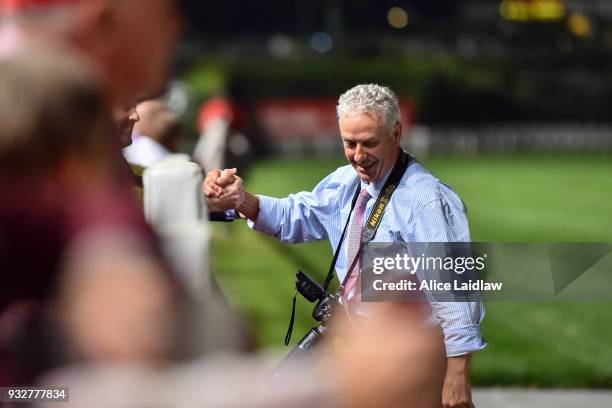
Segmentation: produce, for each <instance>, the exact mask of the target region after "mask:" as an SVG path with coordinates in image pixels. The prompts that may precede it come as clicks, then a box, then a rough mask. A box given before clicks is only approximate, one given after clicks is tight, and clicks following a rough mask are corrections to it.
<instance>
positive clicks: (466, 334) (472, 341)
mask: <svg viewBox="0 0 612 408" xmlns="http://www.w3.org/2000/svg"><path fill="white" fill-rule="evenodd" d="M444 344H445V346H446V356H447V357H456V356H461V355H464V354H469V353H473V352H475V351H479V350H482V349H484V348H485V347H487V343H486V342H485V340H484V338H483V337H482V335H481V333H480V325H477V324H475V325H472V326H466V327H460V328H456V329H451V330H448V329H447V330H444Z"/></svg>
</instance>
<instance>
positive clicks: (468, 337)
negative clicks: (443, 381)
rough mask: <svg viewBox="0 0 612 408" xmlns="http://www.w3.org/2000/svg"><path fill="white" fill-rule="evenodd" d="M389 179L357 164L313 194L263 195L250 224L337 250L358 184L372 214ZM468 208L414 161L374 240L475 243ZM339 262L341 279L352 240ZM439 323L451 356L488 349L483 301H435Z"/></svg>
mask: <svg viewBox="0 0 612 408" xmlns="http://www.w3.org/2000/svg"><path fill="white" fill-rule="evenodd" d="M385 180H386V176H385V177H382V178H381V180H379V181H377V182H376V183H365V182H363V181H361V180H360V179H359V178H358V176H357V173H356V172H355V170H354V169H353V168H352V167H351V166H344V167H340V168H339V169H337V170H336V171H334V172H333V173H332V174H330V175H329V176H327V177H326V178H325V179H323V180H322V181H321V182H320V183H319V184H318V185H317V186H316V187H315V189H314V190H313V191H312V192H301V193H297V194H291V195H289V197H287V198H282V199H278V198H273V197H266V196H259V206H260V208H259V216H258V217H257V221H256V222H255V223H253V222H249V226H250V227H252V228H254V229H255V230H257V231H261V232H264V233H266V234H270V235H274V236H275V237H277V238H278V239H279V240H281V241H283V242H288V243H298V242H311V241H317V240H322V239H329V240H330V242H331V245H332V250H335V248H336V246H337V245H338V242H339V241H340V236H341V235H342V229H343V228H344V224H345V223H346V220H347V217H348V215H349V212H350V209H351V202H352V199H353V194H354V193H355V189H356V187H357V183H361V188H366V189H367V190H368V192H369V193H370V196H371V197H373V199H370V200H369V201H368V203H367V206H366V212H365V214H366V216H367V214H369V213H370V211H371V210H372V207H373V206H374V203H375V201H376V199H375V198H376V197H378V195H379V193H380V191H381V189H382V187H383V185H384V182H385ZM465 213H466V209H465V206H464V204H463V202H462V201H461V199H460V198H459V196H458V195H457V194H456V193H455V192H454V191H453V190H452V189H451V188H450V187H448V186H447V185H445V184H444V183H442V182H441V181H440V180H439V179H438V178H436V177H435V176H434V175H433V174H431V173H430V172H429V171H428V170H427V169H425V167H423V165H421V164H420V163H419V162H417V161H416V160H414V159H412V160H411V161H410V163H409V165H408V168H407V169H406V172H405V173H404V176H403V177H402V179H401V181H400V183H399V186H398V188H397V189H396V190H395V192H394V193H393V196H392V198H391V202H390V203H389V205H388V206H387V209H386V210H385V213H384V215H383V218H382V220H381V222H380V226H379V227H378V230H377V232H376V236H375V237H374V239H373V242H469V241H470V232H469V227H468V223H467V218H466V214H465ZM342 247H343V248H342V249H341V254H340V256H339V257H338V262H337V264H336V273H337V275H338V280H339V281H340V282H342V281H343V279H344V277H345V275H346V270H347V259H346V239H345V240H344V242H343V243H342ZM431 306H432V310H433V314H434V316H433V318H434V320H435V321H436V322H437V323H438V324H440V326H441V327H442V330H443V332H444V337H445V344H446V354H447V356H448V357H451V356H458V355H462V354H467V353H470V352H473V351H477V350H481V349H483V348H485V346H486V343H485V341H484V339H483V338H482V335H481V331H480V322H481V321H482V318H483V317H484V305H483V304H482V302H453V303H451V302H432V304H431Z"/></svg>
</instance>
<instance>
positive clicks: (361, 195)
mask: <svg viewBox="0 0 612 408" xmlns="http://www.w3.org/2000/svg"><path fill="white" fill-rule="evenodd" d="M369 198H370V193H368V189H366V188H364V189H363V190H361V192H360V193H359V197H358V198H357V201H359V202H363V201H368V199H369Z"/></svg>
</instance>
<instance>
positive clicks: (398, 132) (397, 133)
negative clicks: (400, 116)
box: [393, 122, 402, 144]
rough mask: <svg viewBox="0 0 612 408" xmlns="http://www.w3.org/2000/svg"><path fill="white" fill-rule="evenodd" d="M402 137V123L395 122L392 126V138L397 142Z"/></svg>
mask: <svg viewBox="0 0 612 408" xmlns="http://www.w3.org/2000/svg"><path fill="white" fill-rule="evenodd" d="M401 138H402V123H401V122H397V123H396V124H395V127H394V128H393V140H394V141H395V143H397V144H399V142H400V139H401Z"/></svg>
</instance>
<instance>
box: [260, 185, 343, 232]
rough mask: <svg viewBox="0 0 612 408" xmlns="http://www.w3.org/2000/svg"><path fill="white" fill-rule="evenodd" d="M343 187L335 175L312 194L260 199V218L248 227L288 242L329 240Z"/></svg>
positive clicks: (303, 193)
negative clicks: (331, 221) (329, 227)
mask: <svg viewBox="0 0 612 408" xmlns="http://www.w3.org/2000/svg"><path fill="white" fill-rule="evenodd" d="M342 185H343V183H341V182H339V181H338V180H337V177H335V173H332V174H331V175H329V176H327V177H326V178H325V179H323V180H322V181H321V182H320V183H319V184H318V185H317V186H316V187H315V189H314V190H313V191H311V192H301V193H297V194H290V195H289V196H288V197H286V198H281V199H279V198H274V197H267V196H258V197H259V215H258V217H257V220H256V221H255V222H252V221H249V222H248V224H249V227H251V228H253V229H255V230H256V231H261V232H264V233H266V234H269V235H273V236H275V237H276V238H278V239H279V240H281V241H282V242H287V243H299V242H310V241H318V240H322V239H326V238H328V233H327V226H328V225H329V220H330V219H331V218H332V217H334V214H335V212H336V210H338V205H337V201H338V191H339V189H340V188H341V187H342Z"/></svg>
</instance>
